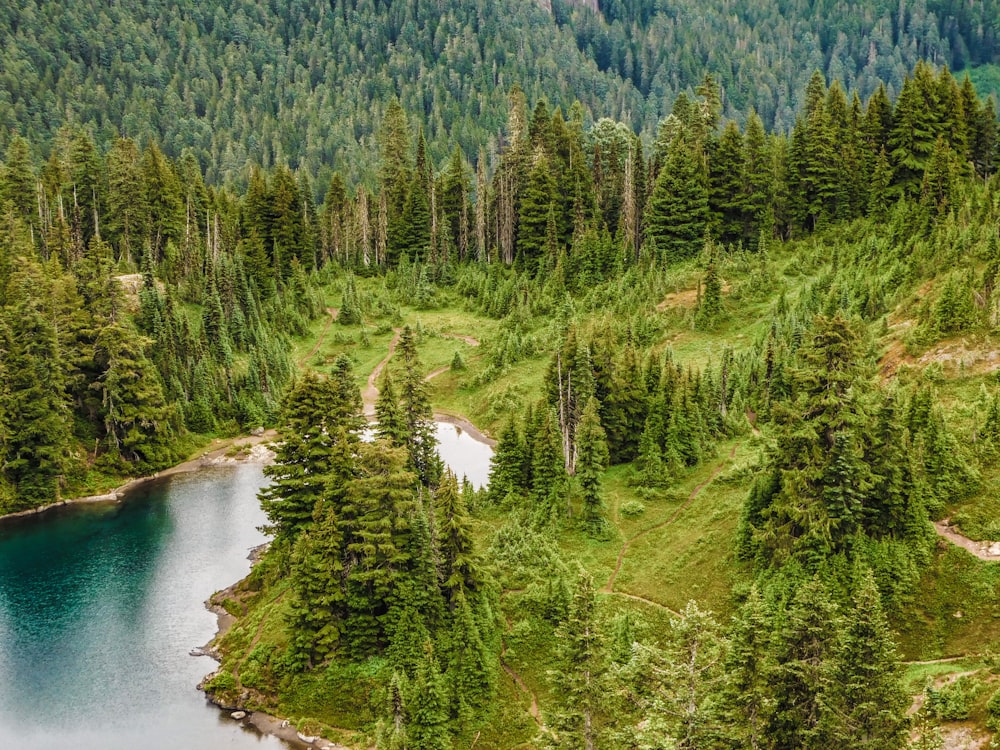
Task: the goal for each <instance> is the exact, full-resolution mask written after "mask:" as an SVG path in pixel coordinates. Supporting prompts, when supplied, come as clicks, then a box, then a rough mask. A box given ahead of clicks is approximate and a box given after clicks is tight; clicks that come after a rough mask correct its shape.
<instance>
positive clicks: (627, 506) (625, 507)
mask: <svg viewBox="0 0 1000 750" xmlns="http://www.w3.org/2000/svg"><path fill="white" fill-rule="evenodd" d="M619 512H620V513H621V514H622V515H623V516H625V517H626V518H635V517H636V516H641V515H642V514H643V513H645V512H646V506H645V505H643V504H642V503H640V502H639V501H638V500H627V501H625V502H624V503H622V506H621V508H619Z"/></svg>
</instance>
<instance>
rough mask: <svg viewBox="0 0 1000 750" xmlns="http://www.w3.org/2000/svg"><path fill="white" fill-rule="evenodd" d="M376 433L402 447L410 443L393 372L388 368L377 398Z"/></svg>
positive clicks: (395, 445) (394, 445)
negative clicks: (394, 383)
mask: <svg viewBox="0 0 1000 750" xmlns="http://www.w3.org/2000/svg"><path fill="white" fill-rule="evenodd" d="M375 420H376V424H375V434H376V435H378V436H379V437H380V438H382V439H383V440H386V441H388V442H389V444H390V445H392V446H393V447H396V448H400V447H402V446H404V445H407V444H408V443H409V439H410V431H409V428H408V427H407V424H406V419H405V415H404V414H403V412H402V410H401V409H400V407H399V399H398V397H397V395H396V387H395V385H393V380H392V374H391V372H390V370H389V368H386V370H385V374H383V375H382V382H381V385H380V387H379V391H378V398H377V399H376V400H375Z"/></svg>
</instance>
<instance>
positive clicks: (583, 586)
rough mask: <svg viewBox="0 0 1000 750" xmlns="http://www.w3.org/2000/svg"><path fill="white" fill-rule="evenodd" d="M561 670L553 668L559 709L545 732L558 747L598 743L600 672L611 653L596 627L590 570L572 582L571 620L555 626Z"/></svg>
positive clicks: (588, 746) (590, 746)
mask: <svg viewBox="0 0 1000 750" xmlns="http://www.w3.org/2000/svg"><path fill="white" fill-rule="evenodd" d="M556 638H557V639H558V640H557V646H556V658H557V663H558V665H559V667H558V669H555V670H553V671H551V672H549V679H550V680H551V682H552V688H553V695H554V696H556V698H557V708H556V710H555V711H554V712H553V715H552V716H551V717H550V719H549V724H550V726H551V727H552V729H553V730H554V732H553V733H551V734H549V735H546V737H545V738H544V739H545V742H546V745H547V746H549V747H553V748H583V750H593V749H594V748H595V747H597V736H598V726H597V714H598V712H599V709H600V706H601V699H602V691H601V689H600V684H601V683H600V680H601V676H602V675H603V673H604V670H605V669H606V661H607V658H606V655H605V653H604V649H603V648H602V638H601V635H600V633H599V631H598V629H597V602H596V596H595V593H594V583H593V580H592V579H591V577H590V575H589V574H587V573H586V572H585V571H583V570H581V571H580V573H579V575H578V576H577V579H576V584H575V585H574V587H573V598H572V599H571V600H570V605H569V611H568V613H567V615H566V619H565V620H563V622H561V623H560V625H559V628H558V629H557V630H556Z"/></svg>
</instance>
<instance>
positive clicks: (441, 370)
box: [424, 365, 451, 383]
mask: <svg viewBox="0 0 1000 750" xmlns="http://www.w3.org/2000/svg"><path fill="white" fill-rule="evenodd" d="M450 369H451V365H446V366H445V367H439V368H437V369H436V370H433V371H432V372H429V373H427V374H426V375H424V382H425V383H429V382H431V381H432V380H434V378H436V377H437V376H438V375H444V374H445V373H446V372H448V370H450Z"/></svg>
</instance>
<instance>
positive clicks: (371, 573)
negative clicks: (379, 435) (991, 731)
mask: <svg viewBox="0 0 1000 750" xmlns="http://www.w3.org/2000/svg"><path fill="white" fill-rule="evenodd" d="M406 465H407V455H406V453H405V452H404V451H403V450H402V449H394V448H390V447H389V446H388V445H386V444H385V443H383V442H380V441H377V442H375V443H360V444H359V445H358V475H357V476H355V477H354V478H352V479H350V480H349V481H348V482H347V483H346V487H345V494H344V500H343V507H342V511H341V517H342V518H343V519H344V523H345V526H346V529H345V531H346V539H345V541H346V550H347V555H346V559H345V569H346V570H347V573H346V576H345V583H346V594H347V598H346V604H347V610H348V615H347V618H346V620H345V623H344V628H345V630H344V635H345V642H346V643H348V644H349V646H350V650H351V655H352V656H353V657H355V658H364V657H367V656H370V655H371V654H373V653H375V652H376V651H377V650H378V649H379V648H380V647H382V646H384V644H385V633H384V631H383V628H382V625H381V619H382V618H383V616H384V615H385V613H386V612H387V611H388V608H389V604H390V602H391V600H392V597H393V595H394V592H395V591H396V587H397V585H398V583H399V582H400V580H402V579H403V578H405V575H406V572H407V570H408V569H409V564H410V562H411V556H410V554H409V553H408V549H409V545H408V540H409V537H410V533H411V525H412V518H413V517H414V514H416V513H417V512H419V511H418V504H417V496H416V486H417V477H416V476H415V475H414V474H413V473H412V472H410V471H407V470H406Z"/></svg>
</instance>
